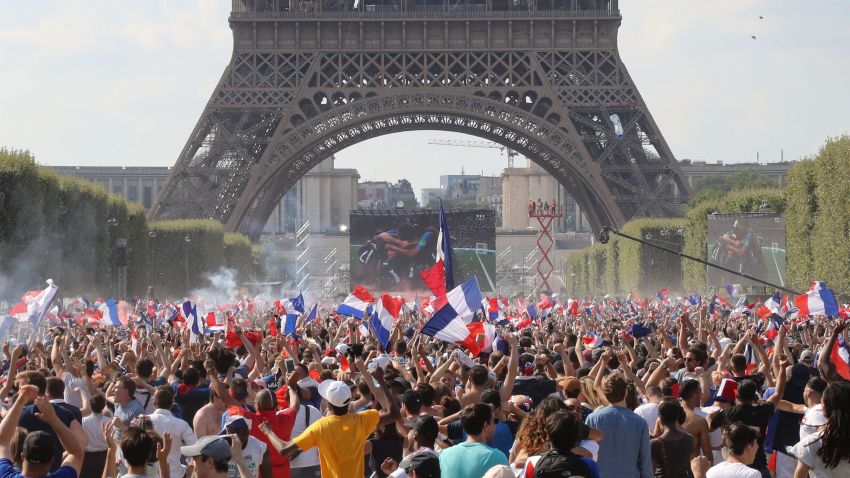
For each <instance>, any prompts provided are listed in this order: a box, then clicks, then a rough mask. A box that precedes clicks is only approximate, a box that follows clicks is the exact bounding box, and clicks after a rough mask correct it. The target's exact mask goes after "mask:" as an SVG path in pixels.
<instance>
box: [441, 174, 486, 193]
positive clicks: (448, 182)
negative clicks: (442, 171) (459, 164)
mask: <svg viewBox="0 0 850 478" xmlns="http://www.w3.org/2000/svg"><path fill="white" fill-rule="evenodd" d="M480 177H481V176H480V175H476V174H464V172H463V170H462V169H461V173H460V174H446V175H443V176H440V189H442V190H443V191H450V190H451V189H452V188H453V187H454V186H455V185H456V184H457V183H459V182H461V181H477V180H478V178H480Z"/></svg>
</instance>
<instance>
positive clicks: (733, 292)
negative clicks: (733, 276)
mask: <svg viewBox="0 0 850 478" xmlns="http://www.w3.org/2000/svg"><path fill="white" fill-rule="evenodd" d="M740 291H741V284H726V293H727V294H729V297H731V298H733V299H734V298H735V297H737V296H738V292H740Z"/></svg>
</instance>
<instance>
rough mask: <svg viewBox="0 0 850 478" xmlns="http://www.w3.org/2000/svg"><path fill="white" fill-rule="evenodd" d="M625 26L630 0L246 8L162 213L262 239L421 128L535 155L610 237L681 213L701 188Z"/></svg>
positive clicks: (395, 1) (252, 0)
mask: <svg viewBox="0 0 850 478" xmlns="http://www.w3.org/2000/svg"><path fill="white" fill-rule="evenodd" d="M621 20H622V17H621V15H620V11H619V8H618V0H286V1H284V0H233V8H232V13H231V15H230V27H231V29H232V31H233V40H234V43H233V56H232V58H231V61H230V64H229V65H228V66H227V68H226V69H225V71H224V74H223V75H222V77H221V80H220V81H219V83H218V86H217V87H216V89H215V91H214V92H213V94H212V97H211V98H210V100H209V102H208V103H207V105H206V108H205V109H204V112H203V114H202V115H201V118H200V120H199V121H198V123H197V125H196V126H195V129H194V130H193V131H192V133H191V136H190V137H189V140H188V141H187V143H186V146H185V147H184V148H183V150H182V151H181V153H180V156H179V158H178V159H177V163H176V164H175V166H174V168H173V171H172V173H171V176H170V177H169V179H168V181H167V182H166V185H165V187H164V188H163V190H162V192H161V194H160V196H159V198H158V199H157V201H156V203H155V204H154V207H153V208H152V209H151V212H150V218H151V219H171V218H211V219H215V220H217V221H220V222H221V223H223V224H224V225H225V227H226V229H227V230H229V231H241V232H244V233H247V234H248V235H250V236H251V237H253V238H256V237H258V236H259V234H260V232H261V231H262V228H263V225H264V223H265V222H266V220H267V218H268V217H269V215H270V214H271V212H272V210H273V209H274V207H275V205H276V204H277V203H278V202H279V200H280V198H281V197H282V195H283V194H284V193H285V192H286V190H287V189H288V188H289V187H290V186H292V185H293V184H294V183H295V182H296V181H297V180H298V178H300V177H301V176H303V175H304V174H305V173H306V172H307V171H309V170H310V169H311V168H312V167H313V166H315V165H317V164H318V163H319V162H320V161H321V160H323V159H324V158H326V157H328V156H330V155H332V154H334V153H336V152H337V151H339V150H341V149H343V148H346V147H348V146H351V145H353V144H355V143H358V142H360V141H363V140H366V139H369V138H374V137H378V136H381V135H385V134H388V133H395V132H400V131H412V130H444V131H454V132H461V133H467V134H470V135H474V136H477V137H479V138H481V139H483V140H487V141H493V142H496V143H499V144H501V145H503V146H505V147H506V148H510V149H512V150H514V151H517V152H518V153H520V154H522V155H524V156H526V157H528V158H530V159H531V160H533V161H535V162H537V163H538V164H540V165H541V166H542V167H543V168H544V169H546V170H547V171H548V172H549V173H551V174H552V175H553V176H554V177H555V178H556V179H557V180H558V181H559V182H560V183H561V184H562V185H564V187H565V189H566V190H567V191H568V192H569V193H570V194H571V195H572V197H573V198H575V200H576V202H577V203H578V204H579V205H580V206H581V208H582V209H583V210H584V211H585V213H586V214H587V217H588V221H589V222H590V223H591V226H592V227H593V229H594V230H596V231H599V230H601V228H602V227H603V226H606V225H613V226H620V225H622V224H623V223H624V222H626V221H627V220H629V219H630V218H632V217H635V216H674V215H678V214H681V210H680V207H681V204H682V203H683V202H684V201H685V200H687V196H688V193H689V189H688V186H687V184H686V183H685V182H684V181H683V178H682V175H681V171H680V169H679V166H678V164H677V162H676V161H675V159H674V157H673V154H672V152H671V151H670V148H669V147H668V146H667V143H666V142H665V140H664V138H663V137H662V135H661V132H660V131H659V130H658V127H657V125H656V124H655V121H653V119H652V116H651V115H650V113H649V110H648V108H647V106H646V104H645V103H644V101H643V99H642V98H641V96H640V94H639V93H638V90H637V88H636V87H635V85H634V83H633V81H632V79H631V77H630V76H629V74H628V72H627V71H626V67H625V66H624V64H623V62H622V60H621V59H620V55H619V52H618V51H617V31H618V28H619V26H620V22H621ZM390 154H392V153H390V152H388V156H387V158H386V159H387V160H388V161H389V160H394V161H398V160H403V158H400V157H391V156H390Z"/></svg>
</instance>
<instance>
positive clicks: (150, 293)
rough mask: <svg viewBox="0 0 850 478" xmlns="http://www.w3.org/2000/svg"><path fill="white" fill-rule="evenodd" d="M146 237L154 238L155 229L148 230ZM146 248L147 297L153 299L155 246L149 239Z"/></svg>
mask: <svg viewBox="0 0 850 478" xmlns="http://www.w3.org/2000/svg"><path fill="white" fill-rule="evenodd" d="M148 237H149V238H150V239H156V231H150V232H149V233H148ZM148 250H149V251H150V256H149V257H148V299H153V271H154V270H155V269H156V261H155V258H156V254H155V253H154V250H155V248H154V247H152V245H151V241H148Z"/></svg>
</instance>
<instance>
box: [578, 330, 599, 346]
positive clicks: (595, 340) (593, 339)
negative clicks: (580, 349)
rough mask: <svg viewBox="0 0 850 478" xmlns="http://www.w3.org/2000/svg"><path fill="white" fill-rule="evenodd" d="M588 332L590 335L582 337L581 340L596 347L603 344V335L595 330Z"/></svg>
mask: <svg viewBox="0 0 850 478" xmlns="http://www.w3.org/2000/svg"><path fill="white" fill-rule="evenodd" d="M588 334H589V335H587V336H585V337H582V338H581V341H582V342H584V344H585V345H587V346H588V347H591V348H594V349H595V348H597V347H601V346H602V337H600V336H598V335H596V334H595V333H593V332H588Z"/></svg>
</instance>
